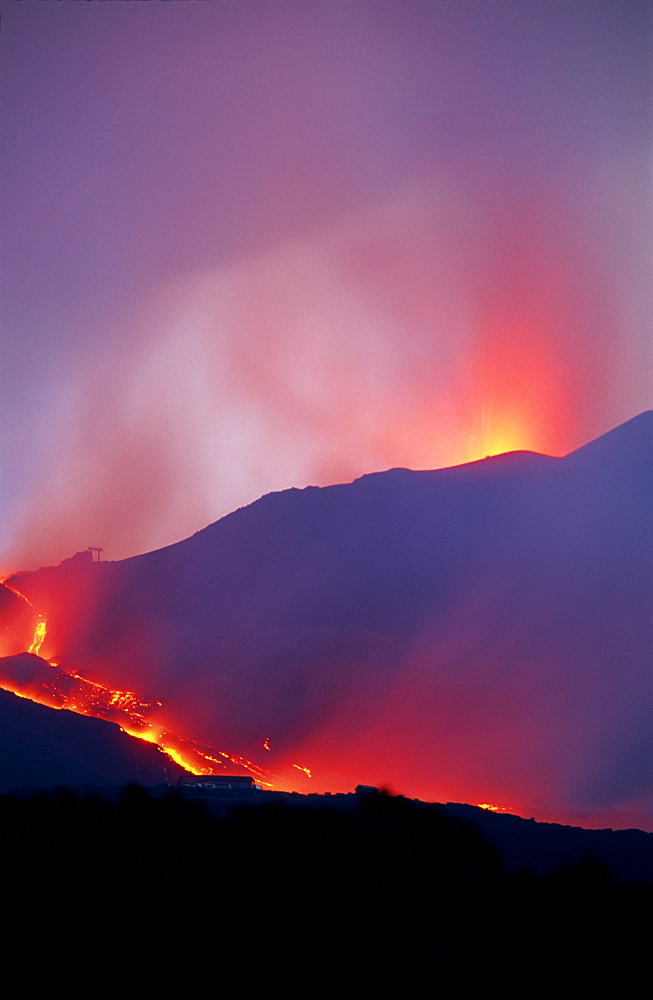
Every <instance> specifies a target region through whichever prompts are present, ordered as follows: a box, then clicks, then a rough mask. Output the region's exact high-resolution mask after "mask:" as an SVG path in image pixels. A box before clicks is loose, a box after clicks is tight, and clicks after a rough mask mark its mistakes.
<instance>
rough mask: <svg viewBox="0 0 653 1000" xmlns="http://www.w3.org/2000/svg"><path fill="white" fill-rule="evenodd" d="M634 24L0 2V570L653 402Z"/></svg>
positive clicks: (492, 13)
mask: <svg viewBox="0 0 653 1000" xmlns="http://www.w3.org/2000/svg"><path fill="white" fill-rule="evenodd" d="M652 40H653V5H652V4H651V3H650V2H645V0H640V2H612V0H592V2H582V0H576V2H556V0H550V2H546V3H534V2H532V0H525V2H509V0H508V2H492V3H491V2H486V3H483V2H464V0H461V2H454V0H450V2H438V0H431V2H415V3H412V2H392V0H388V2H373V3H367V2H364V0H345V2H338V0H336V2H324V3H322V2H305V3H300V2H286V0H278V2H262V0H257V2H248V0H244V2H237V3H232V2H228V0H225V2H222V0H205V2H203V0H171V2H165V3H164V2H156V0H151V2H122V3H102V2H89V3H72V2H61V3H57V2H43V0H24V2H21V3H18V2H13V0H5V2H4V3H3V4H2V27H1V30H0V58H1V63H2V67H3V84H2V91H1V102H2V106H1V111H2V131H3V143H2V172H1V178H0V182H1V188H0V207H1V218H0V224H1V231H2V244H1V252H2V265H1V279H2V286H1V292H2V316H1V321H2V333H1V337H2V340H1V343H2V353H1V355H0V362H1V368H0V379H1V383H0V385H1V393H2V396H1V398H2V434H1V435H0V448H1V451H0V505H1V506H0V510H1V512H2V516H1V517H0V570H3V571H4V572H5V573H9V572H10V571H12V570H17V569H20V568H24V569H30V568H34V567H35V566H38V565H41V564H43V563H46V562H58V561H59V560H61V559H63V558H65V557H67V556H69V555H71V554H72V553H73V552H75V551H77V550H78V549H83V548H86V547H87V546H89V545H95V546H102V547H103V548H104V556H105V558H108V559H119V558H123V557H125V556H129V555H132V554H135V553H137V552H143V551H145V550H148V549H152V548H155V547H158V546H161V545H165V544H168V543H170V542H173V541H176V540H178V539H180V538H183V537H185V536H187V535H190V534H192V533H193V532H194V531H196V530H198V529H199V528H202V527H203V526H204V525H206V524H208V523H209V522H212V521H215V520H217V519H218V518H219V517H221V516H223V515H224V514H227V513H228V512H229V511H231V510H233V509H234V508H236V507H238V506H242V505H243V504H247V503H249V502H251V501H253V500H255V499H256V498H257V497H258V496H260V495H261V494H263V493H266V492H269V491H271V490H280V489H285V488H287V487H290V486H300V487H302V486H306V485H307V484H315V485H326V484H329V483H334V482H344V481H349V480H351V479H353V478H354V477H356V476H359V475H361V474H363V473H366V472H371V471H374V470H380V469H386V468H389V467H393V466H407V467H411V468H438V467H441V466H445V465H452V464H456V463H459V462H464V461H468V460H471V459H474V458H479V457H483V456H485V455H486V454H488V453H494V452H500V451H507V450H511V449H516V448H526V449H532V450H536V451H542V452H547V453H549V454H554V455H562V454H565V453H567V452H569V451H571V450H572V449H574V448H576V447H578V446H580V445H582V444H583V443H585V442H586V441H589V440H590V439H592V438H595V437H598V436H599V435H601V434H603V433H604V432H606V431H607V430H609V429H610V428H611V427H614V426H616V425H617V424H620V423H622V422H623V421H626V420H628V419H629V418H630V417H632V416H634V415H635V414H637V413H639V412H641V411H642V410H645V409H648V408H650V407H651V406H653V391H652V377H651V372H652V364H651V362H652V358H651V330H650V320H651V316H652V315H653V301H652V295H651V287H652V283H651V235H652V221H653V212H652V207H651V206H652V198H651V194H652V190H651V162H652V161H651V154H652V143H651V107H652V99H653V84H652V80H653V56H652V52H653V48H652Z"/></svg>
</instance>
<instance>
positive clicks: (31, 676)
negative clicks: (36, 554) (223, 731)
mask: <svg viewBox="0 0 653 1000" xmlns="http://www.w3.org/2000/svg"><path fill="white" fill-rule="evenodd" d="M5 586H6V587H8V589H10V590H12V592H13V593H14V594H16V596H17V597H19V598H20V599H21V600H22V601H24V602H25V603H26V604H28V605H29V606H30V607H32V608H33V607H34V605H33V604H32V602H31V601H30V600H29V599H28V598H27V597H25V595H24V594H21V593H20V591H18V590H16V589H15V588H13V587H9V586H8V585H7V584H5ZM37 614H38V617H37V621H36V624H35V626H34V635H33V638H32V642H31V644H30V646H29V648H28V653H31V654H33V655H34V656H37V657H39V660H38V661H36V662H34V661H30V662H29V663H25V662H24V661H23V660H22V658H21V659H20V660H19V659H18V658H17V657H8V658H4V659H1V660H0V671H1V672H0V688H1V689H2V690H4V691H9V692H11V693H12V694H15V695H18V696H19V697H21V698H27V699H29V700H30V701H34V702H36V703H37V704H39V705H45V706H46V707H48V708H54V709H67V710H68V711H71V712H76V713H77V714H79V715H88V716H91V717H92V718H95V719H104V720H106V721H108V722H115V723H117V724H118V725H119V726H120V728H121V729H122V730H123V731H124V732H126V733H128V734H129V735H130V736H135V737H136V738H137V739H141V740H145V741H146V742H148V743H155V744H156V745H157V746H159V747H160V748H161V750H163V751H164V752H165V753H167V754H168V756H169V757H171V758H172V759H173V760H174V761H175V762H176V763H177V764H179V765H180V766H181V767H183V768H185V769H186V770H187V771H190V772H191V773H192V774H197V775H200V774H220V773H221V772H223V771H224V770H225V768H226V767H227V765H231V767H236V768H239V769H242V770H245V771H247V772H248V773H249V774H251V775H252V776H253V777H254V778H256V780H257V782H258V783H259V784H265V785H268V786H270V785H271V784H272V781H271V775H270V773H269V772H268V771H267V770H266V769H265V768H262V767H259V766H258V765H257V764H255V763H254V762H253V761H250V760H247V759H246V758H245V757H242V756H239V755H237V754H229V753H227V752H226V751H224V750H219V749H218V748H217V747H213V746H210V745H208V744H203V743H199V742H197V741H196V740H192V739H189V738H188V737H184V736H178V735H177V734H176V733H171V732H169V731H167V730H166V729H163V728H162V727H160V726H158V725H156V724H155V723H154V722H152V721H151V719H150V718H148V716H149V715H150V713H151V712H152V711H155V710H156V709H158V708H161V707H162V703H161V702H160V701H156V700H154V699H150V700H148V699H144V698H142V697H141V696H140V695H138V694H136V693H135V692H134V691H121V690H117V689H114V688H110V687H108V686H107V685H105V684H101V683H98V682H97V681H90V680H87V679H86V678H85V677H82V676H81V675H80V674H76V673H74V672H73V671H72V670H65V669H64V668H62V666H61V664H60V663H58V662H57V661H56V660H55V659H49V660H44V659H43V658H42V657H40V650H41V647H42V646H43V643H44V642H45V641H46V638H47V621H46V620H45V618H44V616H43V615H42V614H40V613H37ZM302 770H306V769H304V768H302ZM306 773H308V771H306Z"/></svg>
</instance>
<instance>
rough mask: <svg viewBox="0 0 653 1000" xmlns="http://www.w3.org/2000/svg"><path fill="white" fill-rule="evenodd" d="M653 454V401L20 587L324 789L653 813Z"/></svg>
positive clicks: (282, 498) (83, 667)
mask: <svg viewBox="0 0 653 1000" xmlns="http://www.w3.org/2000/svg"><path fill="white" fill-rule="evenodd" d="M652 458H653V413H651V412H648V413H644V414H641V415H640V416H639V417H636V418H634V419H633V420H631V421H629V422H628V423H626V424H624V425H622V426H620V427H618V428H616V429H615V430H613V431H611V432H609V433H608V434H606V435H604V436H603V437H601V438H599V439H597V440H596V441H593V442H591V443H590V444H588V445H586V446H584V447H583V448H580V449H579V450H577V451H575V452H573V453H571V454H570V455H568V456H566V457H564V458H550V457H548V456H544V455H537V454H533V453H527V452H513V453H509V454H506V455H501V456H497V457H494V458H488V459H485V460H483V461H480V462H474V463H470V464H468V465H464V466H457V467H454V468H450V469H443V470H438V471H428V472H412V471H408V470H406V469H393V470H390V471H388V472H384V473H374V474H371V475H367V476H363V477H362V478H361V479H358V480H356V481H355V482H353V483H351V484H348V485H339V486H330V487H326V488H315V487H307V488H306V489H303V490H295V489H293V490H286V491H284V492H282V493H273V494H269V495H267V496H264V497H262V498H261V499H260V500H257V501H256V502H255V503H253V504H251V505H250V506H248V507H245V508H241V509H240V510H237V511H235V512H234V513H232V514H230V515H228V516H227V517H225V518H222V519H221V520H220V521H218V522H216V523H215V524H212V525H209V526H208V527H207V528H205V529H203V530H202V531H199V532H197V533H196V534H195V535H193V536H192V537H191V538H188V539H186V540H185V541H182V542H179V543H177V544H175V545H171V546H169V547H167V548H164V549H160V550H158V551H155V552H150V553H147V554H145V555H140V556H136V557H133V558H130V559H126V560H123V561H121V562H113V563H112V562H106V563H93V562H92V561H91V559H90V556H88V557H85V556H84V555H80V556H78V557H76V558H73V559H71V560H67V561H66V562H64V563H63V564H62V565H61V566H59V567H55V568H45V569H41V570H38V571H36V572H33V573H23V574H19V575H17V576H15V577H13V578H12V579H10V580H8V581H6V583H7V585H8V586H10V587H13V588H15V589H17V590H19V591H20V592H21V593H22V594H24V595H26V596H27V597H28V598H29V600H30V601H31V602H32V603H33V605H34V606H35V608H36V609H38V611H39V612H41V613H43V615H44V616H46V617H47V620H48V635H47V647H48V652H46V654H45V655H49V656H53V655H55V653H56V656H57V659H58V660H60V661H61V662H62V664H63V665H64V666H66V665H70V666H71V667H74V669H75V670H76V671H77V672H78V673H81V674H83V675H84V676H85V677H88V678H89V679H92V680H96V681H99V682H102V683H104V684H111V685H113V686H114V687H119V688H125V689H129V690H136V691H138V692H139V693H140V694H141V695H143V696H145V697H149V698H152V699H158V700H160V701H161V702H162V703H163V704H162V707H161V708H160V709H156V710H155V711H158V712H159V714H160V716H161V718H162V720H163V723H164V724H165V725H167V726H169V727H174V728H176V730H177V731H180V729H181V730H182V731H184V732H185V733H187V734H188V735H191V736H193V737H194V738H196V739H199V740H204V741H208V742H211V743H213V744H216V743H217V744H219V745H228V746H229V748H230V749H231V750H232V751H233V750H237V751H238V753H242V754H243V755H245V756H247V757H252V756H256V755H258V758H259V759H261V758H263V759H264V763H265V764H266V765H267V766H268V767H270V768H271V769H273V770H276V772H277V773H284V768H290V766H291V762H292V761H296V760H301V761H302V762H303V763H305V764H306V765H308V766H310V768H311V770H312V773H313V779H312V785H311V787H312V789H313V790H315V791H324V790H328V789H332V790H338V789H342V788H345V789H346V788H351V787H352V786H353V784H356V783H357V782H360V783H369V784H377V785H386V786H390V787H393V788H394V789H395V790H398V791H402V792H405V793H407V794H410V795H415V796H419V797H421V798H422V799H425V798H430V799H436V800H440V801H442V800H446V799H447V798H449V799H452V800H456V801H471V802H494V803H499V804H502V805H505V806H507V807H509V808H511V809H513V810H515V811H519V812H521V813H522V814H526V815H530V814H535V815H537V816H538V817H539V818H557V819H565V820H570V821H577V820H584V821H586V822H592V823H595V822H599V821H601V819H602V818H606V817H607V818H608V819H611V820H612V821H614V818H615V817H616V818H617V819H616V821H617V822H619V816H621V817H622V818H623V820H624V822H625V825H628V823H629V822H630V823H631V824H633V825H634V824H635V823H639V824H640V825H647V824H648V825H649V828H650V824H651V823H653V816H651V814H650V812H648V811H647V810H648V809H649V808H650V805H647V803H648V804H650V792H651V787H652V785H653V740H651V736H652V735H653V732H652V731H653V718H652V716H653V709H652V705H653V699H652V695H653V680H652V671H651V653H652V648H653V643H652V640H651V589H652V588H651V583H652V578H653V532H651V511H652V510H653V503H652V501H653V489H652V475H653V473H652V470H653V462H652ZM44 648H45V647H44ZM264 740H265V741H266V750H262V743H263V741H264ZM267 747H269V750H268V749H267ZM295 776H296V777H297V779H298V781H299V779H300V778H301V775H300V774H299V773H298V772H295ZM306 780H307V781H308V779H306ZM297 787H300V786H299V785H298V786H297ZM300 790H301V789H300Z"/></svg>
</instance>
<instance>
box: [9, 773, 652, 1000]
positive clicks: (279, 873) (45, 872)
mask: <svg viewBox="0 0 653 1000" xmlns="http://www.w3.org/2000/svg"><path fill="white" fill-rule="evenodd" d="M0 850H1V856H2V858H3V865H2V877H1V893H2V904H3V905H2V918H1V922H2V926H1V927H0V932H1V933H0V949H1V950H2V968H3V970H4V975H5V980H6V981H7V982H8V983H13V982H17V981H20V982H21V983H24V982H26V981H34V982H36V981H37V980H39V981H43V982H48V983H49V982H54V980H55V979H58V978H60V977H61V976H62V975H64V976H65V977H66V978H68V977H71V976H72V977H73V978H74V979H75V980H76V981H77V982H79V983H85V984H86V988H90V987H91V986H93V985H94V984H97V983H98V982H102V981H104V980H105V979H108V980H110V981H111V982H113V983H114V984H115V986H116V988H118V987H120V988H122V986H124V985H126V984H128V985H129V986H130V990H129V992H130V993H131V992H133V991H135V990H136V989H139V988H141V987H142V988H147V989H148V991H149V990H151V989H153V988H155V989H156V988H159V987H161V986H165V987H167V988H168V989H170V988H176V987H182V986H183V987H185V988H188V987H198V986H200V985H201V986H203V993H205V992H206V989H207V988H208V986H209V985H210V991H209V992H210V995H216V996H219V995H222V994H223V993H224V989H225V987H226V984H227V982H232V984H233V978H234V976H235V977H236V979H237V981H238V982H239V983H240V984H241V986H247V987H248V988H250V987H252V986H255V985H258V986H265V985H267V986H269V985H270V984H271V983H273V982H278V981H279V980H281V982H282V984H283V988H284V992H285V993H286V994H287V995H296V994H298V993H299V992H302V990H304V989H312V987H311V984H313V985H315V984H316V983H320V984H324V983H326V982H327V981H329V980H332V981H335V982H338V983H339V984H340V985H341V986H342V987H344V990H343V991H344V993H345V995H349V993H350V988H351V986H352V985H353V984H354V983H361V984H365V985H367V986H368V987H369V986H382V985H387V984H389V983H391V982H401V983H403V984H404V985H405V987H406V988H410V986H411V984H413V983H414V984H416V983H417V982H418V981H419V980H420V979H421V978H423V976H424V975H427V976H428V980H429V983H430V984H431V985H430V986H429V993H433V994H435V995H437V994H438V992H439V987H441V986H443V985H444V984H445V983H451V982H454V981H455V982H456V983H457V984H460V985H462V984H464V983H474V984H477V983H478V984H479V985H480V984H482V983H484V982H487V981H488V980H496V979H497V978H499V979H502V978H504V977H507V979H505V978H504V982H508V981H509V982H510V983H512V984H513V985H514V984H515V983H516V982H523V983H524V984H526V983H529V982H531V981H532V978H533V977H534V976H537V978H538V981H539V982H544V981H550V982H551V983H554V982H556V981H557V982H560V981H561V979H567V978H568V977H569V976H573V977H577V976H581V975H582V976H583V978H584V980H585V981H587V978H588V977H589V978H592V977H593V976H594V975H601V976H602V975H604V974H605V973H608V972H610V971H612V972H614V973H618V974H619V976H620V982H621V983H622V985H623V984H625V983H626V982H629V981H630V980H631V978H632V979H635V978H636V977H637V976H638V975H639V974H641V975H644V974H645V970H646V969H648V962H649V957H650V941H651V935H652V933H653V887H651V886H644V885H628V886H624V885H617V884H615V883H614V881H613V879H612V877H611V875H610V874H609V873H608V872H607V870H606V869H603V868H601V867H600V866H599V865H598V864H597V863H594V862H589V861H587V862H584V863H582V864H580V865H579V866H576V867H575V868H572V869H559V870H557V871H554V872H553V873H549V874H548V875H546V876H540V877H536V876H534V875H526V874H519V873H509V872H507V871H506V870H505V869H504V867H503V864H502V862H501V860H500V857H499V854H498V853H497V852H496V850H495V849H494V848H493V847H492V846H490V845H489V844H488V843H486V842H485V841H484V840H483V839H482V837H481V835H480V834H479V833H478V832H477V830H475V829H474V827H473V826H471V825H470V824H468V823H467V822H466V821H464V820H462V819H458V818H455V817H452V816H451V815H447V814H446V813H445V812H444V811H443V810H442V809H441V808H439V807H437V806H429V807H428V808H424V806H423V805H422V806H421V808H420V807H419V805H418V804H416V803H413V802H410V801H408V800H403V799H400V798H393V797H390V796H385V795H377V796H371V797H362V798H360V799H359V800H358V801H357V803H356V805H355V807H353V808H348V809H339V808H333V809H328V810H325V809H318V808H312V807H310V806H308V805H306V806H303V807H302V808H293V807H291V806H289V805H287V804H284V803H282V802H277V803H272V804H269V805H267V804H264V805H259V806H257V807H247V806H243V807H242V808H236V809H234V810H233V811H232V812H231V814H230V815H228V816H226V817H222V818H220V817H216V816H211V815H209V813H208V812H207V811H206V809H205V807H204V805H203V804H201V803H200V802H197V801H192V800H188V799H185V798H182V797H180V796H179V795H177V794H170V795H168V796H165V797H163V798H152V797H150V796H149V795H148V793H147V792H145V791H144V790H143V789H142V788H140V787H138V786H129V787H127V788H126V789H125V790H124V791H123V792H122V793H121V796H120V798H119V800H118V801H117V802H115V803H112V802H110V801H108V800H106V799H104V798H99V797H96V796H93V795H85V796H82V795H80V796H76V795H74V794H73V793H71V792H69V791H60V792H57V793H54V794H51V795H49V794H46V793H39V794H37V795H36V796H34V797H32V798H29V799H23V798H18V797H15V796H4V797H1V798H0ZM207 977H208V978H207ZM522 977H525V978H523V979H522ZM229 992H232V989H230V990H229Z"/></svg>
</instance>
